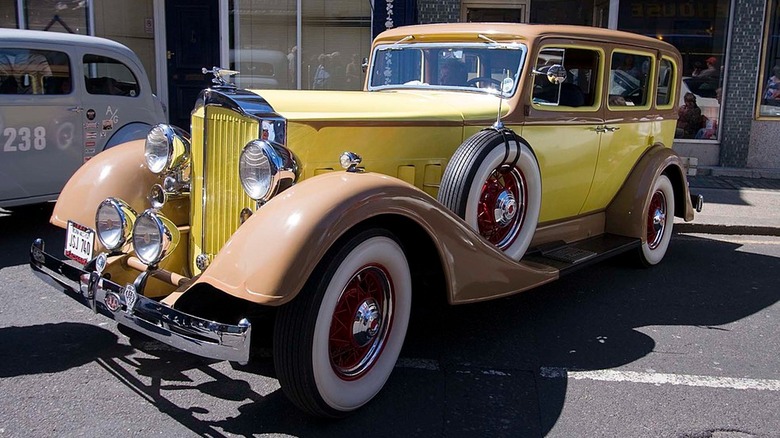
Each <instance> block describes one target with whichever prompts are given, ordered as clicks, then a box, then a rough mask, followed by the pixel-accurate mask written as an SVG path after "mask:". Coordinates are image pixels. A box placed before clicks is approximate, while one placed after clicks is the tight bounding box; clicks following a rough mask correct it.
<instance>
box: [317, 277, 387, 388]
mask: <svg viewBox="0 0 780 438" xmlns="http://www.w3.org/2000/svg"><path fill="white" fill-rule="evenodd" d="M392 309H393V286H392V283H391V281H390V277H389V274H388V273H387V270H386V269H385V268H384V267H383V266H380V265H368V266H365V267H363V268H361V269H360V270H359V271H358V272H356V273H355V274H354V275H353V276H352V278H351V279H350V280H349V282H348V283H347V285H346V287H345V288H344V291H343V292H342V293H341V296H339V299H338V302H337V303H336V308H335V309H334V311H333V318H332V320H331V325H330V335H329V338H328V339H329V341H328V351H329V354H330V362H331V366H332V367H333V371H335V372H336V374H337V375H338V376H339V377H341V378H342V379H345V380H354V379H358V378H360V377H361V376H362V375H363V374H364V373H366V372H367V371H368V370H370V369H371V367H372V366H373V364H374V363H375V362H376V359H377V358H378V357H379V355H380V354H381V353H382V348H383V346H384V343H385V339H386V338H387V334H388V333H389V330H390V328H391V325H392V317H393V313H392Z"/></svg>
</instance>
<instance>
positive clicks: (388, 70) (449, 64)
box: [368, 43, 526, 95]
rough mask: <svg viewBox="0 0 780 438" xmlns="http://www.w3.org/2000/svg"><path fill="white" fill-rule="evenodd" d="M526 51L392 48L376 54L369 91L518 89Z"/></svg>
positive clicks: (496, 47) (450, 46)
mask: <svg viewBox="0 0 780 438" xmlns="http://www.w3.org/2000/svg"><path fill="white" fill-rule="evenodd" d="M525 52H526V48H525V46H522V45H519V44H512V45H507V44H499V43H489V44H487V43H477V44H453V43H447V44H405V45H399V44H391V45H381V46H378V47H377V48H376V51H375V52H374V56H373V58H372V59H373V61H372V66H371V69H370V72H369V74H370V75H371V77H370V79H369V87H368V88H369V90H381V89H387V88H394V89H397V88H434V89H464V90H471V91H474V90H485V91H490V92H496V91H497V90H501V89H502V85H501V84H502V81H504V80H505V79H506V78H509V79H510V80H511V83H509V85H511V87H507V90H509V89H511V91H508V92H506V93H505V94H506V95H512V94H514V92H515V89H516V88H517V83H518V81H519V78H520V76H519V75H520V70H521V69H522V68H523V60H524V58H525Z"/></svg>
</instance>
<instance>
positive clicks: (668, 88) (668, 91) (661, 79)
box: [655, 58, 676, 106]
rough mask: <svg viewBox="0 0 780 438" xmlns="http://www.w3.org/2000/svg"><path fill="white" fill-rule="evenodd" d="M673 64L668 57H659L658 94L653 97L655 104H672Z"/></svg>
mask: <svg viewBox="0 0 780 438" xmlns="http://www.w3.org/2000/svg"><path fill="white" fill-rule="evenodd" d="M675 79H676V78H675V71H674V64H672V61H670V60H668V59H665V58H664V59H661V65H660V67H659V69H658V95H657V96H656V98H655V104H656V105H658V106H665V105H671V104H672V94H674V84H675Z"/></svg>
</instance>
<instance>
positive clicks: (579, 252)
mask: <svg viewBox="0 0 780 438" xmlns="http://www.w3.org/2000/svg"><path fill="white" fill-rule="evenodd" d="M641 244H642V242H641V240H639V239H636V238H632V237H624V236H618V235H615V234H604V235H601V236H598V237H593V238H590V239H586V240H582V241H579V242H576V243H571V244H566V243H564V242H551V243H547V244H544V245H542V246H539V247H537V248H536V249H534V250H532V251H529V252H528V254H526V256H525V257H523V261H529V262H534V263H540V264H543V265H547V266H550V267H552V268H555V269H557V270H558V271H559V272H560V275H561V276H563V275H565V274H569V273H571V272H574V271H577V270H579V269H582V268H584V267H586V266H589V265H592V264H594V263H597V262H600V261H602V260H604V259H608V258H611V257H614V256H616V255H618V254H621V253H624V252H627V251H630V250H632V249H634V248H639V247H640V245H641Z"/></svg>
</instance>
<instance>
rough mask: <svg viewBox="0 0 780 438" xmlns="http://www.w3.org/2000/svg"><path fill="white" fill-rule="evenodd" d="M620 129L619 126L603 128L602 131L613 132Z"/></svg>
mask: <svg viewBox="0 0 780 438" xmlns="http://www.w3.org/2000/svg"><path fill="white" fill-rule="evenodd" d="M618 129H620V127H619V126H605V127H604V131H609V132H615V131H617V130H618Z"/></svg>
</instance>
